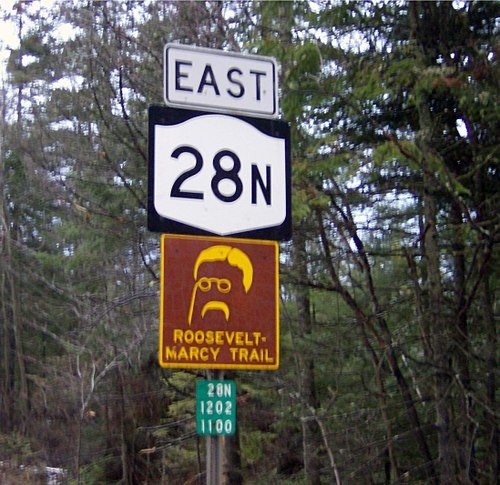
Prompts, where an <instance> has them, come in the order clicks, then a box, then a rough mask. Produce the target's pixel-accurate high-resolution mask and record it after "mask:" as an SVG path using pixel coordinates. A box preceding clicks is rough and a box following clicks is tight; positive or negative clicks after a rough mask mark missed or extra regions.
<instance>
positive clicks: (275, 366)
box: [158, 234, 280, 370]
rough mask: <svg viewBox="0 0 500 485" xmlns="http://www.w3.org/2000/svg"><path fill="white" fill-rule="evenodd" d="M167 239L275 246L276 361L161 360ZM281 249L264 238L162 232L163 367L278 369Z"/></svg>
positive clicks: (159, 353) (160, 343)
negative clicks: (201, 362) (193, 362)
mask: <svg viewBox="0 0 500 485" xmlns="http://www.w3.org/2000/svg"><path fill="white" fill-rule="evenodd" d="M166 239H188V240H202V241H214V242H224V243H226V244H227V243H229V244H230V243H232V242H233V243H245V244H257V245H266V246H274V254H275V275H276V281H275V288H276V289H275V305H276V324H275V329H276V336H275V338H276V363H275V364H269V365H262V364H255V365H253V364H189V363H183V362H172V363H165V362H162V360H161V355H162V352H161V349H162V348H163V315H164V309H163V302H164V298H163V297H164V287H165V274H164V259H165V240H166ZM278 260H279V249H278V243H277V242H276V241H269V240H262V239H240V238H227V237H212V236H210V237H209V236H185V235H180V234H162V236H161V263H160V264H161V272H160V325H159V330H160V338H159V348H158V362H159V364H160V366H161V367H164V368H176V369H242V370H276V369H278V367H279V363H280V340H279V337H280V332H279V327H280V307H279V301H280V300H279V261H278Z"/></svg>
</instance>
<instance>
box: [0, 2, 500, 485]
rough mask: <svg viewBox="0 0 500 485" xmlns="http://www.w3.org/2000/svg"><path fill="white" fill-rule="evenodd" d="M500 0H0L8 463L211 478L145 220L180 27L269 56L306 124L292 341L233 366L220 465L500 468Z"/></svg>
mask: <svg viewBox="0 0 500 485" xmlns="http://www.w3.org/2000/svg"><path fill="white" fill-rule="evenodd" d="M499 9H500V4H499V3H498V2H475V1H474V2H465V1H455V2H404V1H394V2H381V1H374V2H362V1H359V2H338V1H309V2H305V1H300V2H294V1H290V2H249V1H234V2H213V1H210V2H209V1H203V2H201V1H200V2H164V1H120V2H119V1H92V0H66V1H57V0H54V1H53V2H51V3H50V4H47V3H45V2H38V1H32V2H17V3H15V4H14V6H13V8H12V9H8V10H6V9H2V10H0V12H1V16H2V21H3V22H4V23H9V25H13V26H15V32H17V34H16V35H17V38H18V45H17V46H16V47H15V48H11V50H10V54H9V58H8V62H7V66H6V67H7V71H6V74H5V76H4V79H3V80H2V86H1V91H0V99H1V118H0V143H1V145H0V156H1V158H0V200H1V204H0V478H1V479H2V480H3V482H8V480H10V482H9V483H15V480H18V483H26V480H28V479H29V480H28V481H31V483H37V482H36V480H39V479H40V480H41V478H40V477H39V478H36V477H35V476H34V475H33V474H34V473H35V471H34V470H36V467H39V468H41V467H43V466H51V467H59V468H62V469H64V470H65V478H64V480H65V481H68V482H70V483H84V484H93V483H95V484H101V483H127V484H132V483H151V484H152V483H155V484H156V483H176V484H177V483H203V482H204V460H205V449H204V443H203V439H201V438H200V437H198V436H197V435H196V431H195V415H194V410H195V396H194V389H195V382H196V381H197V380H198V379H201V378H203V377H204V374H203V372H201V371H200V372H196V371H179V370H168V369H160V368H159V366H158V363H157V345H158V320H159V319H158V312H159V271H160V270H159V236H158V234H153V233H150V232H148V231H147V230H146V199H147V194H146V192H147V184H146V179H147V106H148V105H149V104H152V103H162V102H163V99H162V69H163V66H162V50H163V46H164V45H165V44H166V43H168V42H179V43H182V44H188V45H198V46H205V47H211V48H217V49H225V50H229V51H234V52H247V53H253V54H260V55H265V56H273V57H275V58H276V59H277V60H278V62H279V63H280V65H281V72H280V86H281V91H282V92H281V109H282V118H283V119H284V120H286V121H287V122H289V123H290V125H291V129H292V140H293V146H292V158H293V161H292V170H293V175H292V184H293V204H292V205H293V223H294V232H293V239H292V240H291V241H290V242H287V243H282V244H281V245H280V252H281V258H280V278H281V288H280V289H281V291H280V297H281V356H282V357H281V365H280V368H279V370H277V371H261V372H258V371H255V372H250V371H238V372H234V373H233V374H232V376H227V377H233V378H234V379H235V380H236V382H237V389H238V391H237V392H238V402H237V414H238V433H237V434H236V435H235V436H234V437H233V438H230V439H229V438H228V439H226V440H225V452H226V459H225V463H226V472H225V473H226V475H225V481H226V483H231V484H239V483H243V482H244V483H255V484H264V483H279V484H291V483H306V484H315V485H316V484H319V483H325V484H326V483H328V484H330V483H335V484H337V485H339V484H341V483H343V484H348V483H373V484H382V483H385V484H388V483H422V484H423V483H425V484H432V483H435V484H437V483H442V484H469V483H484V484H492V483H495V482H496V479H497V478H498V476H499V470H498V466H499V463H500V459H499V456H498V453H499V446H498V412H497V408H498V406H497V401H496V390H497V381H498V376H497V372H498V371H497V366H496V364H497V354H496V352H497V322H498V284H499V279H498V272H497V268H498V263H499V261H498V259H499V254H498V227H499V204H498V183H499V174H498V139H497V134H498V128H499V126H498V124H499V123H498V120H499V108H498V107H499V103H498V101H499V100H498V93H499V89H498V88H499V86H498V83H499V79H500V76H499V73H498V65H497V56H498V53H499V48H500V44H499V39H498V31H499ZM20 465H23V466H24V468H22V467H21V466H20ZM28 465H32V466H31V467H29V468H26V467H27V466H28ZM29 474H31V475H30V476H29V477H27V475H29Z"/></svg>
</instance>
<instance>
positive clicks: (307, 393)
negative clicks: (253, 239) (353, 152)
mask: <svg viewBox="0 0 500 485" xmlns="http://www.w3.org/2000/svg"><path fill="white" fill-rule="evenodd" d="M293 244H294V249H293V266H294V270H295V272H296V274H297V279H298V281H299V284H298V286H297V289H296V301H297V319H298V323H299V328H300V329H301V331H302V334H303V335H304V337H305V338H306V339H307V338H309V337H310V336H311V333H312V326H313V322H312V316H311V302H310V299H309V288H308V286H307V284H306V283H307V281H308V269H307V248H306V242H305V232H304V231H303V230H300V229H298V230H297V231H296V233H295V237H294V239H293ZM298 359H299V362H300V369H299V372H300V376H299V381H300V388H301V397H300V399H301V402H302V420H301V422H302V435H303V455H304V473H305V483H306V484H308V485H309V484H310V485H315V484H318V483H320V471H321V466H320V460H319V457H318V450H319V447H320V444H321V434H320V429H319V426H318V423H317V421H316V420H315V419H310V418H311V416H312V415H315V413H316V410H317V408H318V398H317V395H316V384H315V377H314V358H313V354H312V353H306V352H303V353H300V354H299V355H298Z"/></svg>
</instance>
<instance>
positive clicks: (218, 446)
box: [206, 369, 224, 485]
mask: <svg viewBox="0 0 500 485" xmlns="http://www.w3.org/2000/svg"><path fill="white" fill-rule="evenodd" d="M214 379H216V380H222V379H224V371H223V370H211V369H209V370H207V380H214ZM222 461H223V456H222V435H218V434H217V435H212V434H210V435H207V463H206V470H207V485H220V484H221V483H222Z"/></svg>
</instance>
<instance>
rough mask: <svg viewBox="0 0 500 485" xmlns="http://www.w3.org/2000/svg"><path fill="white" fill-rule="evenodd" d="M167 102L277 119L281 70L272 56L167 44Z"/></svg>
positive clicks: (165, 57) (181, 105)
mask: <svg viewBox="0 0 500 485" xmlns="http://www.w3.org/2000/svg"><path fill="white" fill-rule="evenodd" d="M164 99H165V103H166V104H167V105H168V106H173V107H179V108H186V107H188V108H195V109H206V110H209V111H222V112H231V113H233V114H243V115H245V114H246V115H248V114H251V115H253V116H262V117H271V118H273V117H276V116H278V69H277V64H276V61H275V60H274V59H273V58H271V57H262V56H255V55H249V54H239V53H233V52H225V51H221V50H216V49H207V48H203V47H191V46H186V45H180V44H167V45H166V46H165V50H164Z"/></svg>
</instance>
